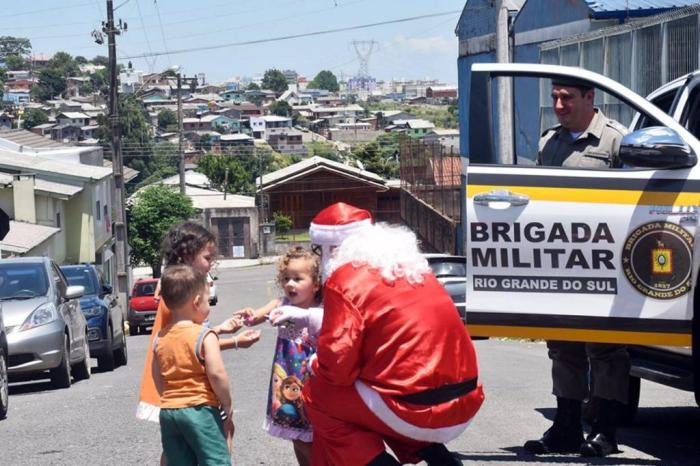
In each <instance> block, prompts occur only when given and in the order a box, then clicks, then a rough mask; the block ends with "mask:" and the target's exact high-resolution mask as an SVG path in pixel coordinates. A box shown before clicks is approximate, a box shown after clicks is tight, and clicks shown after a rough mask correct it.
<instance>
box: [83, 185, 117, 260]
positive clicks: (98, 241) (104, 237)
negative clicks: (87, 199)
mask: <svg viewBox="0 0 700 466" xmlns="http://www.w3.org/2000/svg"><path fill="white" fill-rule="evenodd" d="M110 180H111V177H107V178H105V179H103V180H101V181H97V182H95V183H94V184H93V185H91V186H92V188H93V189H92V190H91V191H92V208H93V211H92V213H93V217H94V221H93V224H94V228H95V232H94V237H95V248H96V249H100V248H101V247H102V245H104V244H105V243H106V242H108V241H110V240H111V239H112V236H113V235H112V221H113V217H114V212H112V209H113V205H112V189H111V185H110ZM85 189H86V190H90V185H86V186H85ZM98 202H99V206H100V212H99V213H98V212H97V203H98Z"/></svg>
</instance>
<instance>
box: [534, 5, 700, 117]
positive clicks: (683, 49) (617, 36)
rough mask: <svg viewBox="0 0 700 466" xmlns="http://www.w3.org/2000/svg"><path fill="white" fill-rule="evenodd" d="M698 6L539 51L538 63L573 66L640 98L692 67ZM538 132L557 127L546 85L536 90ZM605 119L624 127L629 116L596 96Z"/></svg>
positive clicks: (620, 107)
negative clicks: (617, 85) (630, 90)
mask: <svg viewBox="0 0 700 466" xmlns="http://www.w3.org/2000/svg"><path fill="white" fill-rule="evenodd" d="M698 14H700V6H691V7H688V8H684V9H682V10H678V11H674V12H672V13H666V14H662V15H658V16H654V17H651V18H648V19H645V20H642V21H638V22H631V23H627V24H624V25H621V26H615V27H611V28H605V29H600V30H597V31H593V32H589V33H586V34H582V35H579V36H574V37H572V38H567V39H561V40H558V41H553V42H548V43H545V44H543V45H542V46H541V47H540V62H542V63H545V64H553V65H566V66H579V67H582V68H586V69H588V70H591V71H595V72H597V73H600V74H603V75H605V76H607V77H609V78H611V79H614V80H615V81H618V82H619V83H621V84H623V85H624V86H626V87H628V88H630V89H632V90H633V91H635V92H636V93H638V94H640V95H643V96H645V95H647V94H649V93H650V92H652V91H653V90H655V89H656V88H658V87H659V86H661V85H663V84H665V83H667V82H669V81H672V80H674V79H676V78H678V77H680V76H683V75H684V74H687V73H690V72H691V71H694V70H695V69H697V68H698V59H699V56H700V49H699V48H698ZM540 86H541V87H540V110H541V111H540V128H541V129H542V130H544V129H545V128H548V127H550V126H552V125H554V124H556V123H557V120H556V116H555V115H554V112H553V111H552V106H551V105H552V104H551V99H550V98H549V88H548V83H546V82H544V80H543V82H542V83H541V85H540ZM596 105H597V106H598V107H600V108H601V109H602V111H603V113H605V114H606V115H607V116H609V117H611V118H614V119H616V120H618V121H620V122H621V123H622V124H624V125H628V124H629V123H630V122H631V120H632V117H633V111H632V109H631V108H629V107H628V106H626V105H623V104H621V103H620V102H618V101H617V100H616V99H615V98H614V97H612V96H609V95H605V96H602V95H596Z"/></svg>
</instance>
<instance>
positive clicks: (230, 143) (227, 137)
mask: <svg viewBox="0 0 700 466" xmlns="http://www.w3.org/2000/svg"><path fill="white" fill-rule="evenodd" d="M219 145H220V146H221V148H222V149H225V148H227V147H253V146H254V140H253V138H252V137H250V136H248V135H247V134H240V133H239V134H222V135H221V137H220V138H219Z"/></svg>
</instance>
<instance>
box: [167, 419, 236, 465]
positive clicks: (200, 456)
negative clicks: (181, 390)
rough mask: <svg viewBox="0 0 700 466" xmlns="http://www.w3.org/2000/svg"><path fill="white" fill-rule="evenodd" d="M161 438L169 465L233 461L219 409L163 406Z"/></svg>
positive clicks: (228, 463)
mask: <svg viewBox="0 0 700 466" xmlns="http://www.w3.org/2000/svg"><path fill="white" fill-rule="evenodd" d="M160 437H161V442H162V443H163V452H165V457H166V458H167V461H168V466H195V465H199V466H209V465H211V466H225V465H230V464H231V456H230V454H229V452H228V446H227V445H226V436H225V435H224V426H223V423H222V422H221V414H220V413H219V409H218V408H214V407H212V406H196V407H194V408H178V409H161V410H160Z"/></svg>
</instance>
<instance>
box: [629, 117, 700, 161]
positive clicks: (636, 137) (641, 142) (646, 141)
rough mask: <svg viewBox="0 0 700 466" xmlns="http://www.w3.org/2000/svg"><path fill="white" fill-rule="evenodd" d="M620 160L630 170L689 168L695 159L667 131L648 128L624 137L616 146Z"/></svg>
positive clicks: (660, 127) (676, 138) (669, 129)
mask: <svg viewBox="0 0 700 466" xmlns="http://www.w3.org/2000/svg"><path fill="white" fill-rule="evenodd" d="M620 160H622V163H624V164H626V165H629V166H632V167H643V168H669V169H670V168H689V167H693V166H695V164H696V163H697V162H698V158H697V156H696V155H695V154H694V153H693V152H692V150H691V149H690V147H688V145H687V144H686V143H685V141H683V139H681V137H680V136H679V135H678V133H676V132H675V131H674V130H672V129H671V128H667V127H665V126H650V127H647V128H642V129H639V130H637V131H634V132H632V133H629V134H627V135H626V136H625V137H623V138H622V143H621V144H620Z"/></svg>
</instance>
